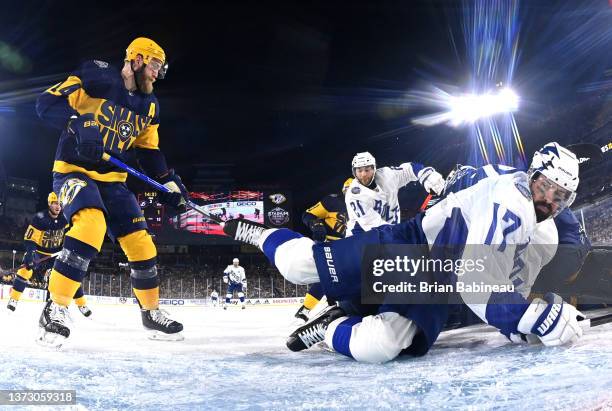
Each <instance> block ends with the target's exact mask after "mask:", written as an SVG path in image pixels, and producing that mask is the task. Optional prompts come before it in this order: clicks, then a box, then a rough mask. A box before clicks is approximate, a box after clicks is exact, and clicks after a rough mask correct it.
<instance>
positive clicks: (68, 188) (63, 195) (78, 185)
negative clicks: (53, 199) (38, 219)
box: [59, 178, 87, 208]
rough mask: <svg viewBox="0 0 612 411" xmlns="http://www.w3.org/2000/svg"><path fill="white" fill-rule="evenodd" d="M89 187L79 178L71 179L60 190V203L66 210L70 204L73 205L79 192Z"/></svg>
mask: <svg viewBox="0 0 612 411" xmlns="http://www.w3.org/2000/svg"><path fill="white" fill-rule="evenodd" d="M85 186H87V182H86V181H83V180H80V179H78V178H69V179H68V180H66V181H65V182H64V185H62V189H61V190H60V196H59V201H60V204H61V205H62V208H65V207H66V206H67V205H68V204H70V203H72V200H74V198H75V197H76V196H77V194H79V191H81V189H82V188H83V187H85Z"/></svg>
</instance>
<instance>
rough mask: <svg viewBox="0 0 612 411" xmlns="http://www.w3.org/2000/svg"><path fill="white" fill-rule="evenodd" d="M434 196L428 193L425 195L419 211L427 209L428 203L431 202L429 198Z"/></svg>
mask: <svg viewBox="0 0 612 411" xmlns="http://www.w3.org/2000/svg"><path fill="white" fill-rule="evenodd" d="M432 197H433V196H432V195H431V194H427V197H425V200H424V201H423V204H421V207H420V208H419V211H425V210H426V209H427V204H429V200H431V198H432Z"/></svg>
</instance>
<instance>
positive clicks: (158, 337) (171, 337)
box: [147, 330, 185, 341]
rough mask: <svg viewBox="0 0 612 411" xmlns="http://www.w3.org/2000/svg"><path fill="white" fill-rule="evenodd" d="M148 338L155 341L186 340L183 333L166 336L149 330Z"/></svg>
mask: <svg viewBox="0 0 612 411" xmlns="http://www.w3.org/2000/svg"><path fill="white" fill-rule="evenodd" d="M147 337H148V338H149V340H154V341H183V340H184V339H185V337H184V336H183V333H182V332H178V333H174V334H166V333H164V332H161V331H157V330H147Z"/></svg>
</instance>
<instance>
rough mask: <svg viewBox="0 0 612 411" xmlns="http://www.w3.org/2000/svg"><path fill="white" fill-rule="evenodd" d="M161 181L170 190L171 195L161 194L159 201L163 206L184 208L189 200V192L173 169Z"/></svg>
mask: <svg viewBox="0 0 612 411" xmlns="http://www.w3.org/2000/svg"><path fill="white" fill-rule="evenodd" d="M159 181H160V183H162V184H163V185H164V186H165V187H167V188H168V189H170V192H169V193H164V192H160V193H159V201H160V202H161V203H162V204H167V205H169V206H172V207H175V208H182V207H184V206H185V202H186V201H187V200H189V192H188V191H187V188H186V187H185V185H184V184H183V181H182V180H181V177H180V176H179V175H178V174H175V173H174V170H173V169H170V170H168V172H167V173H166V174H164V175H162V176H161V177H160V179H159Z"/></svg>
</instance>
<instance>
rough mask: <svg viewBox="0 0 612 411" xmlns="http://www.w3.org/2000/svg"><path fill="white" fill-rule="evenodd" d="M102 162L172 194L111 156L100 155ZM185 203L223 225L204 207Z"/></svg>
mask: <svg viewBox="0 0 612 411" xmlns="http://www.w3.org/2000/svg"><path fill="white" fill-rule="evenodd" d="M102 160H104V161H108V162H109V163H111V164H112V165H114V166H116V167H119V168H120V169H122V170H124V171H126V172H128V173H129V174H131V175H133V176H134V177H136V178H138V179H139V180H141V181H144V182H145V183H147V184H149V185H150V186H152V187H154V188H155V189H157V190H159V191H162V192H164V193H171V192H172V191H171V190H170V189H169V188H168V187H166V186H164V185H163V184H160V183H159V182H157V181H155V180H153V179H152V178H151V177H149V176H148V175H146V174H144V173H141V172H140V171H138V170H136V169H135V168H132V167H130V166H128V165H127V164H125V163H124V162H122V161H120V160H118V159H116V158H115V157H113V156H111V155H110V154H107V153H104V154H103V155H102ZM185 203H186V205H187V207H189V208H191V209H192V210H194V211H197V212H198V213H200V214H202V215H203V216H205V217H207V218H209V219H211V220H213V221H214V222H215V223H219V224H220V225H221V227H223V225H224V224H225V222H224V221H223V220H221V219H220V218H219V217H217V216H216V215H214V214H210V213H209V212H208V211H206V210H205V209H204V207H202V206H199V205H197V204H196V203H194V202H193V201H191V200H187V199H185Z"/></svg>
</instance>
